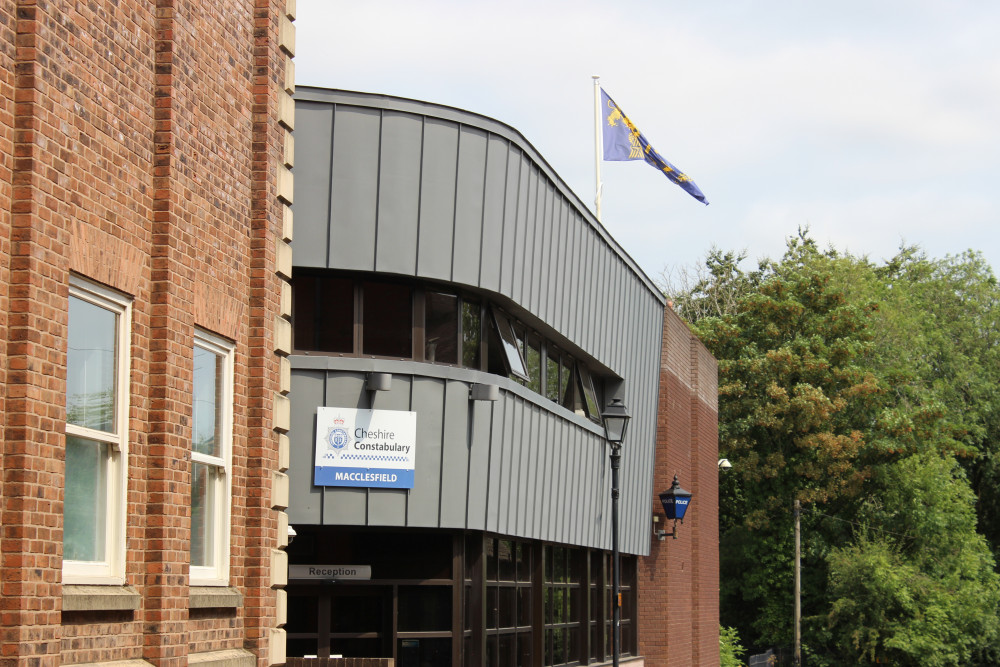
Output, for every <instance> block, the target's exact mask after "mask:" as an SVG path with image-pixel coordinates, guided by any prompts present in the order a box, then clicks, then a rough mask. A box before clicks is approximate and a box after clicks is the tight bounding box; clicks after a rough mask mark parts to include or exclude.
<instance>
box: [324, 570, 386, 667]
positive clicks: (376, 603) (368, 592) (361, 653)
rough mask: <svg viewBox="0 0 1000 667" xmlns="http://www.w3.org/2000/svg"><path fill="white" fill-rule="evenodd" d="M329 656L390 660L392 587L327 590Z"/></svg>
mask: <svg viewBox="0 0 1000 667" xmlns="http://www.w3.org/2000/svg"><path fill="white" fill-rule="evenodd" d="M330 655H331V656H337V655H339V656H343V657H345V658H391V657H392V587H391V586H344V585H341V584H334V585H333V587H332V588H331V589H330Z"/></svg>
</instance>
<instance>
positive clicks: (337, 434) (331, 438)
mask: <svg viewBox="0 0 1000 667" xmlns="http://www.w3.org/2000/svg"><path fill="white" fill-rule="evenodd" d="M326 441H327V442H328V443H330V447H331V448H333V449H335V450H337V451H340V450H341V449H343V448H344V447H346V446H347V443H349V442H350V441H351V437H350V436H349V435H348V434H347V431H346V430H345V429H342V428H331V429H330V432H329V433H328V434H327V436H326Z"/></svg>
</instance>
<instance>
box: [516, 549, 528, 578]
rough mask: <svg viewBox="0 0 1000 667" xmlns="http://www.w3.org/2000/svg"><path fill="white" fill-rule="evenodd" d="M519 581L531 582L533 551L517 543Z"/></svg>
mask: <svg viewBox="0 0 1000 667" xmlns="http://www.w3.org/2000/svg"><path fill="white" fill-rule="evenodd" d="M516 553H517V555H516V558H517V580H518V581H531V550H530V549H529V548H528V546H527V545H525V544H523V543H521V542H518V543H517V552H516Z"/></svg>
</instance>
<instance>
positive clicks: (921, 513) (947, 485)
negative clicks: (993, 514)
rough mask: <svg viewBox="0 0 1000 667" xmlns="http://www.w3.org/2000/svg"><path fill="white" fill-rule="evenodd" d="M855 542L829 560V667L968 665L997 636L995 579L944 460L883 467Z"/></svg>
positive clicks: (964, 490) (967, 495) (998, 588)
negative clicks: (839, 666)
mask: <svg viewBox="0 0 1000 667" xmlns="http://www.w3.org/2000/svg"><path fill="white" fill-rule="evenodd" d="M875 481H876V483H877V486H878V489H877V491H876V492H874V493H872V495H871V497H870V498H869V499H868V500H866V501H865V503H864V504H863V506H862V507H861V511H860V512H859V519H860V520H861V521H863V528H862V530H860V531H859V535H858V538H857V540H856V541H854V542H853V543H851V544H849V545H847V546H843V547H837V548H835V549H833V551H832V552H831V553H830V557H829V563H830V571H829V572H830V574H829V578H830V582H829V583H830V589H829V592H830V598H831V605H830V612H829V614H828V624H829V625H828V626H829V628H830V630H831V634H830V636H831V638H832V646H833V648H835V649H836V653H833V652H832V651H827V652H826V656H827V661H828V664H831V665H837V664H857V665H867V664H875V663H876V661H878V662H881V663H883V664H885V663H888V664H893V665H920V666H921V667H938V666H940V667H944V666H948V665H956V666H957V665H968V664H971V662H972V660H973V657H974V655H975V654H976V652H977V651H982V650H983V649H985V648H987V647H989V646H990V645H991V644H992V643H993V642H994V641H995V640H996V637H997V635H998V631H1000V621H998V617H997V611H998V604H1000V576H998V575H997V573H996V572H995V571H994V562H993V557H992V555H991V553H990V551H989V548H988V547H987V545H986V541H985V540H984V539H983V537H982V536H981V535H979V534H977V533H976V531H975V522H976V520H975V510H974V504H975V497H974V495H973V493H972V490H971V488H970V487H969V485H968V483H967V481H966V479H965V474H964V472H963V471H962V469H961V468H960V467H959V465H958V464H957V462H956V461H955V460H954V459H953V458H952V457H950V456H946V455H940V454H938V453H935V452H927V453H922V454H916V455H914V456H911V457H908V458H906V459H904V460H902V461H900V462H898V463H896V464H893V465H890V466H886V467H885V468H884V469H883V470H882V471H880V473H879V475H877V478H876V480H875Z"/></svg>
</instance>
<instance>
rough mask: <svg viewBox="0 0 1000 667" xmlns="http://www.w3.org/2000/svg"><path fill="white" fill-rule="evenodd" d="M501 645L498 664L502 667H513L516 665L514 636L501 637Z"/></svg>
mask: <svg viewBox="0 0 1000 667" xmlns="http://www.w3.org/2000/svg"><path fill="white" fill-rule="evenodd" d="M499 644H500V655H499V657H498V660H499V663H498V664H499V665H501V666H502V667H512V665H513V664H514V635H500V639H499Z"/></svg>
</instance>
